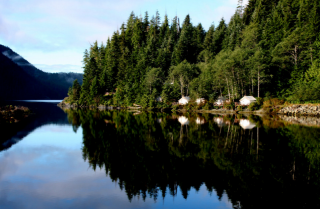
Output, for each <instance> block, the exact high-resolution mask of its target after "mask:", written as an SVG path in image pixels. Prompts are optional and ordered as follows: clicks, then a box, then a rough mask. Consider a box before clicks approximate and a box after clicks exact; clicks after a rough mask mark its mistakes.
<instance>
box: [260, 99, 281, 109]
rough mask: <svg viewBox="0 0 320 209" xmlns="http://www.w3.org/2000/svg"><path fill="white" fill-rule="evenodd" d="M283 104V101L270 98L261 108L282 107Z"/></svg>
mask: <svg viewBox="0 0 320 209" xmlns="http://www.w3.org/2000/svg"><path fill="white" fill-rule="evenodd" d="M283 104H284V100H281V99H278V98H271V99H269V100H266V101H264V102H263V108H270V107H274V106H278V105H283Z"/></svg>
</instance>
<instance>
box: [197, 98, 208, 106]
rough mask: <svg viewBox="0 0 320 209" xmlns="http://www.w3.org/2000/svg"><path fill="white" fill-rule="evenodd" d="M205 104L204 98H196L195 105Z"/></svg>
mask: <svg viewBox="0 0 320 209" xmlns="http://www.w3.org/2000/svg"><path fill="white" fill-rule="evenodd" d="M205 102H206V100H205V99H204V98H198V99H197V100H196V103H197V104H198V105H199V104H201V103H205Z"/></svg>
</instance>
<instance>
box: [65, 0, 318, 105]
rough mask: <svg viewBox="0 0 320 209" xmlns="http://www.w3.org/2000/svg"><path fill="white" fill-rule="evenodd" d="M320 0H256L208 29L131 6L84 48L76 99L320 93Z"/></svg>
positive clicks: (116, 101)
mask: <svg viewBox="0 0 320 209" xmlns="http://www.w3.org/2000/svg"><path fill="white" fill-rule="evenodd" d="M319 15H320V2H319V1H318V0H250V1H249V3H248V5H247V6H243V4H242V0H239V6H238V8H237V9H236V11H235V14H234V15H233V16H232V18H231V20H230V22H229V23H228V24H227V23H226V21H225V20H224V19H223V18H222V19H221V21H220V22H219V24H217V26H215V25H214V24H212V25H211V27H210V28H209V29H208V31H206V30H205V29H204V28H203V26H202V25H201V23H199V24H198V25H193V23H192V21H191V17H190V16H189V15H187V16H186V17H185V19H184V20H183V21H182V24H180V20H179V18H178V17H174V18H173V19H172V20H169V17H168V16H167V15H165V16H164V18H163V19H161V18H160V14H159V13H158V12H157V13H156V14H155V16H152V17H151V18H149V14H148V13H147V12H146V13H145V16H144V18H143V17H138V16H136V15H135V14H134V13H131V14H130V16H129V18H128V20H127V22H126V23H123V24H122V26H121V28H120V30H117V31H115V32H114V33H113V35H112V37H111V39H108V40H107V43H106V44H103V43H102V44H101V45H100V44H98V43H97V42H95V43H94V44H92V45H91V47H90V49H89V50H86V51H85V53H84V58H83V64H84V78H83V85H82V86H81V87H80V85H78V84H75V85H74V88H73V89H70V91H69V96H70V97H69V100H70V101H73V102H78V103H79V104H84V105H88V104H109V105H110V104H112V105H124V106H125V105H132V104H133V103H136V104H140V105H142V106H154V102H155V99H156V98H157V97H159V96H161V98H162V100H163V101H164V103H167V104H169V102H172V101H177V100H178V99H180V98H181V96H191V98H193V99H196V98H200V97H201V98H206V99H207V100H209V101H214V100H215V98H216V97H218V96H220V95H224V96H228V97H229V98H230V99H231V100H235V99H239V98H241V97H242V96H244V95H252V96H255V97H264V96H269V97H270V96H272V97H277V98H281V99H285V100H287V101H295V102H306V101H319V99H320V91H318V90H319V87H320V86H319V85H320V82H319V81H320V67H319V66H320V64H319V63H320V61H319V60H320V53H319V47H320V36H319V30H320V28H319Z"/></svg>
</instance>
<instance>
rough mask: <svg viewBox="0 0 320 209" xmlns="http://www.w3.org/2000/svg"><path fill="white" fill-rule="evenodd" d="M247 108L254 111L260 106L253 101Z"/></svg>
mask: <svg viewBox="0 0 320 209" xmlns="http://www.w3.org/2000/svg"><path fill="white" fill-rule="evenodd" d="M248 108H249V110H250V111H254V110H259V109H260V106H259V104H258V103H257V102H253V103H251V104H250V105H249V107H248Z"/></svg>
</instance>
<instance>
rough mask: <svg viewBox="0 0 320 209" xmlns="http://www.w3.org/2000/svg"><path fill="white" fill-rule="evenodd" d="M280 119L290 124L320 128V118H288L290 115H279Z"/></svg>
mask: <svg viewBox="0 0 320 209" xmlns="http://www.w3.org/2000/svg"><path fill="white" fill-rule="evenodd" d="M279 118H280V119H281V120H282V121H284V122H287V123H290V124H297V125H304V126H317V127H319V126H320V118H319V117H310V116H288V115H279Z"/></svg>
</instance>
